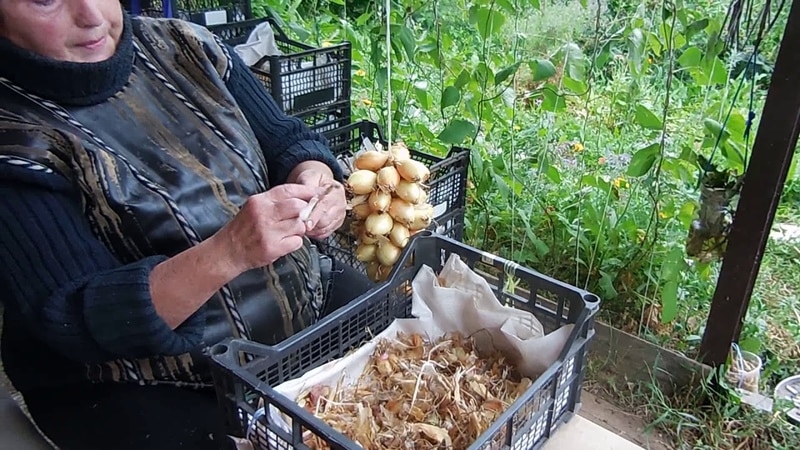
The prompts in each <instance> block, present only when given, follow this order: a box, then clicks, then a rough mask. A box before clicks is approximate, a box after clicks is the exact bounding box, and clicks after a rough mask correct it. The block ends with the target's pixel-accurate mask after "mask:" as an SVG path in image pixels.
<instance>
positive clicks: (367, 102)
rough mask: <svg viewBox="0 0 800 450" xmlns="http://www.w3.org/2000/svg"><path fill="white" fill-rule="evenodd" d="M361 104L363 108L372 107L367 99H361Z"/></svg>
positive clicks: (370, 101)
mask: <svg viewBox="0 0 800 450" xmlns="http://www.w3.org/2000/svg"><path fill="white" fill-rule="evenodd" d="M361 103H362V104H363V105H364V106H372V100H370V99H368V98H362V99H361Z"/></svg>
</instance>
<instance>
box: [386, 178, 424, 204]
mask: <svg viewBox="0 0 800 450" xmlns="http://www.w3.org/2000/svg"><path fill="white" fill-rule="evenodd" d="M394 194H395V195H396V196H397V197H399V198H402V199H403V200H405V201H407V202H409V203H411V204H412V205H416V204H419V203H421V201H420V200H422V199H423V198H424V197H427V194H426V193H425V190H423V189H422V186H420V184H419V183H414V182H411V181H408V180H400V182H399V183H397V187H396V188H395V190H394ZM423 201H424V200H423Z"/></svg>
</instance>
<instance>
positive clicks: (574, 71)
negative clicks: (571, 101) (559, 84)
mask: <svg viewBox="0 0 800 450" xmlns="http://www.w3.org/2000/svg"><path fill="white" fill-rule="evenodd" d="M560 53H561V55H562V57H563V58H564V72H565V73H566V74H567V76H569V77H570V78H572V79H575V80H579V81H583V80H584V79H585V77H586V56H585V55H584V54H583V50H581V48H580V47H578V44H576V43H574V42H568V43H566V44H564V46H563V47H561V51H560Z"/></svg>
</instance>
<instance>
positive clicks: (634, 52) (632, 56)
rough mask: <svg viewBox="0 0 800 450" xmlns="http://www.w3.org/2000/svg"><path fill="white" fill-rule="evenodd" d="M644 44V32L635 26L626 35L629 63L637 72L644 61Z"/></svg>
mask: <svg viewBox="0 0 800 450" xmlns="http://www.w3.org/2000/svg"><path fill="white" fill-rule="evenodd" d="M644 55H645V44H644V33H643V32H642V30H641V29H639V28H635V29H633V30H632V31H631V34H630V35H629V36H628V57H629V61H630V63H631V65H632V66H633V67H634V68H635V69H636V72H637V73H639V72H640V71H641V69H642V64H643V63H644Z"/></svg>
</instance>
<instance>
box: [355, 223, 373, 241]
mask: <svg viewBox="0 0 800 450" xmlns="http://www.w3.org/2000/svg"><path fill="white" fill-rule="evenodd" d="M356 236H358V242H360V243H362V244H377V243H378V239H377V238H374V237H372V236H370V235H369V234H367V230H366V227H365V228H363V229H361V230H359V232H358V234H356Z"/></svg>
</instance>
